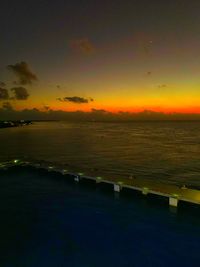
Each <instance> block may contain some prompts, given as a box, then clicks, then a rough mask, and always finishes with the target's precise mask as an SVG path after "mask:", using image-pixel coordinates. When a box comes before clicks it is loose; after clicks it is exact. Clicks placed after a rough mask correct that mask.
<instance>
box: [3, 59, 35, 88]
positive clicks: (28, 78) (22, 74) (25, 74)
mask: <svg viewBox="0 0 200 267" xmlns="http://www.w3.org/2000/svg"><path fill="white" fill-rule="evenodd" d="M7 68H8V69H9V70H11V71H12V72H13V73H14V74H15V75H16V76H17V78H18V84H21V85H26V84H32V82H33V81H37V79H38V78H37V76H36V74H34V73H33V72H32V71H31V70H30V67H29V66H28V64H27V63H26V62H24V61H22V62H20V63H16V64H14V65H8V66H7Z"/></svg>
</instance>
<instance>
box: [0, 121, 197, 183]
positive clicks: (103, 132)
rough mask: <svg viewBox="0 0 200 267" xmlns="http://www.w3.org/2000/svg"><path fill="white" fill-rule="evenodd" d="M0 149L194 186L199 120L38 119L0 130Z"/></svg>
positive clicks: (8, 153)
mask: <svg viewBox="0 0 200 267" xmlns="http://www.w3.org/2000/svg"><path fill="white" fill-rule="evenodd" d="M0 152H1V153H0V160H5V159H7V158H9V159H10V158H16V157H18V158H23V157H31V158H35V159H42V160H48V161H57V162H61V163H68V164H69V165H73V166H76V167H77V169H78V170H80V171H81V169H82V168H88V169H89V168H95V169H96V170H97V175H101V174H102V173H104V172H106V173H109V174H111V175H113V176H115V175H118V176H120V177H121V179H123V176H124V177H125V176H130V174H132V175H134V176H135V177H137V178H140V177H142V178H148V179H155V180H162V181H163V182H165V183H168V182H170V183H182V184H189V185H193V186H196V187H199V188H200V164H199V162H200V122H134V123H68V122H41V123H35V124H33V125H30V126H26V127H19V128H9V129H1V130H0Z"/></svg>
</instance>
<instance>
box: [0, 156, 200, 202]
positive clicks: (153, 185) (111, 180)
mask: <svg viewBox="0 0 200 267" xmlns="http://www.w3.org/2000/svg"><path fill="white" fill-rule="evenodd" d="M14 166H21V167H23V166H30V167H34V168H37V169H44V170H47V171H48V172H56V173H60V174H61V175H64V176H66V179H67V176H72V177H73V180H74V182H76V183H79V182H81V181H82V180H91V181H93V182H95V183H96V184H97V185H98V184H100V183H104V184H110V185H112V186H113V191H114V192H116V193H118V194H120V192H121V191H122V190H123V189H125V188H128V189H131V190H134V191H139V192H141V194H143V195H144V196H146V195H148V194H151V195H154V196H162V197H166V198H168V201H169V205H170V206H172V207H178V203H179V202H180V201H185V202H189V203H193V204H197V205H200V190H196V189H192V188H188V187H186V186H185V185H183V186H182V187H180V186H177V185H172V184H165V183H162V182H159V181H152V180H150V179H149V180H148V179H141V178H134V177H132V176H131V177H114V176H112V175H108V174H103V175H102V176H97V173H96V171H94V170H87V171H86V172H85V171H84V172H78V171H77V170H75V168H72V167H69V166H68V165H67V164H66V165H63V164H58V163H57V164H56V163H50V162H45V161H35V160H33V161H29V160H28V161H26V160H24V161H23V160H19V159H14V160H10V161H6V162H2V163H0V170H1V169H2V170H6V169H8V168H11V167H14Z"/></svg>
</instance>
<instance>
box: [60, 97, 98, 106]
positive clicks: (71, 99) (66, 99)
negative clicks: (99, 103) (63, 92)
mask: <svg viewBox="0 0 200 267" xmlns="http://www.w3.org/2000/svg"><path fill="white" fill-rule="evenodd" d="M57 100H58V101H61V102H72V103H76V104H87V103H89V102H92V101H94V99H93V98H88V99H87V98H83V97H80V96H66V97H64V98H57Z"/></svg>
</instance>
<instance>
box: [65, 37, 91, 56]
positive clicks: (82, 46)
mask: <svg viewBox="0 0 200 267" xmlns="http://www.w3.org/2000/svg"><path fill="white" fill-rule="evenodd" d="M70 47H71V48H72V49H74V50H75V51H78V52H81V53H84V54H91V53H93V52H94V51H95V50H96V49H95V46H94V45H93V43H92V42H91V41H90V40H89V39H88V38H82V39H75V40H71V41H70Z"/></svg>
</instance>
